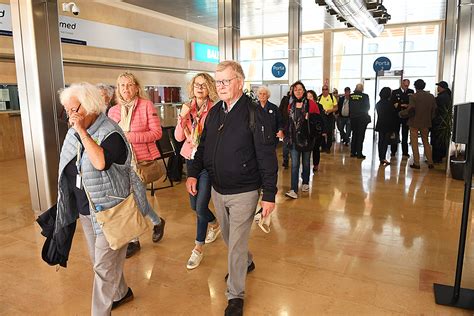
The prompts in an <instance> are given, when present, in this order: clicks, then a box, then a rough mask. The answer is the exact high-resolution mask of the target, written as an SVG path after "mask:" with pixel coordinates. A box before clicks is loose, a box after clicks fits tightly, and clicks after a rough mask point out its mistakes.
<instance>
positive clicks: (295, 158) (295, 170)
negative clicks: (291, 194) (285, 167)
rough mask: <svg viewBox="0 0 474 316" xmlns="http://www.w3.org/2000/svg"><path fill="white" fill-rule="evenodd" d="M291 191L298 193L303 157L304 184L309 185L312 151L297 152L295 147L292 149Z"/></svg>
mask: <svg viewBox="0 0 474 316" xmlns="http://www.w3.org/2000/svg"><path fill="white" fill-rule="evenodd" d="M290 153H291V190H293V191H295V192H296V193H298V182H299V179H300V177H299V173H300V157H301V156H302V157H303V173H302V174H301V177H302V178H303V184H309V168H310V162H309V161H310V157H311V151H303V152H301V151H297V150H296V149H295V147H294V146H292V147H291V150H290Z"/></svg>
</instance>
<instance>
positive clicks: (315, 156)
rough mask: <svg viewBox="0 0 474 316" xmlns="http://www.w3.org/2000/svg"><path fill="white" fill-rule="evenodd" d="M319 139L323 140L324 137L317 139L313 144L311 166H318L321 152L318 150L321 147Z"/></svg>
mask: <svg viewBox="0 0 474 316" xmlns="http://www.w3.org/2000/svg"><path fill="white" fill-rule="evenodd" d="M321 139H324V137H322V136H321V137H317V138H316V141H315V142H314V148H313V166H315V167H316V166H318V165H319V161H320V160H321V151H320V150H319V149H320V147H321Z"/></svg>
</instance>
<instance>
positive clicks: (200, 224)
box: [174, 73, 220, 270]
mask: <svg viewBox="0 0 474 316" xmlns="http://www.w3.org/2000/svg"><path fill="white" fill-rule="evenodd" d="M188 94H189V98H190V99H191V101H189V102H188V103H185V104H183V106H182V107H181V112H180V113H179V116H178V124H177V125H176V129H175V131H174V137H175V138H176V140H177V141H178V142H182V141H184V144H183V147H182V148H181V156H183V157H184V158H185V159H186V166H187V168H188V169H189V168H190V166H191V165H192V163H193V160H194V155H195V154H196V150H197V148H198V146H199V142H200V140H201V135H202V131H203V129H204V122H205V121H206V117H207V115H208V113H209V111H210V110H211V108H212V106H213V104H214V102H215V101H216V100H217V98H218V96H217V91H216V83H215V81H214V79H213V78H212V77H211V76H210V75H209V74H207V73H198V74H197V75H195V76H194V77H193V79H191V82H190V85H189V88H188ZM189 199H190V202H191V209H192V210H193V211H195V212H196V240H195V246H194V249H193V250H192V252H191V257H190V258H189V260H188V262H187V264H186V268H188V269H189V270H191V269H195V268H197V267H198V266H199V265H200V263H201V261H202V258H203V256H204V253H203V246H204V244H209V243H212V242H214V241H215V240H216V238H217V236H218V235H219V234H220V228H219V223H218V222H217V219H216V217H215V216H214V214H213V213H212V211H211V210H210V209H209V201H210V200H211V179H210V178H209V173H208V172H207V170H206V169H202V170H201V172H200V173H199V174H198V176H197V194H196V195H192V194H190V195H189ZM208 228H209V229H208ZM206 233H207V235H206Z"/></svg>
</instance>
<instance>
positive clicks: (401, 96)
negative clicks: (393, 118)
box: [390, 79, 415, 157]
mask: <svg viewBox="0 0 474 316" xmlns="http://www.w3.org/2000/svg"><path fill="white" fill-rule="evenodd" d="M409 86H410V80H408V79H403V80H402V84H401V85H400V88H399V89H396V90H393V92H392V103H393V105H394V106H395V108H396V109H397V111H398V112H400V111H402V110H404V109H406V108H407V107H408V104H409V102H410V96H411V95H413V93H415V91H413V90H412V89H410V88H408V87H409ZM407 122H408V119H407V118H398V119H397V123H398V133H399V134H400V125H401V126H402V155H403V157H410V154H409V153H408V130H409V127H408V125H407ZM397 148H398V144H394V145H392V146H391V148H390V153H391V155H392V156H395V154H396V153H397Z"/></svg>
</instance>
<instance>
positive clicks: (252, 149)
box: [186, 61, 278, 315]
mask: <svg viewBox="0 0 474 316" xmlns="http://www.w3.org/2000/svg"><path fill="white" fill-rule="evenodd" d="M215 78H216V87H217V93H218V95H219V98H220V100H221V101H220V102H218V103H217V104H216V105H214V107H213V108H212V109H211V111H210V112H209V114H208V116H207V119H206V123H205V125H204V130H203V133H202V135H201V141H200V143H199V147H198V149H197V152H196V154H195V156H194V160H193V163H192V165H191V166H190V168H189V169H188V172H189V174H188V179H187V181H186V188H187V190H188V192H189V193H190V194H192V195H196V194H197V193H198V188H197V183H198V176H199V174H200V172H201V171H202V170H203V169H206V170H207V171H208V172H209V175H210V177H211V184H212V191H211V196H212V201H213V203H214V206H215V208H216V215H217V218H218V220H219V223H220V225H221V231H222V237H223V239H224V241H225V243H226V245H227V247H228V271H229V273H228V275H227V276H226V277H225V279H226V281H227V298H228V305H227V308H226V310H225V315H242V314H243V305H244V294H245V279H246V275H247V273H248V272H250V271H252V270H254V269H255V264H254V262H253V257H252V254H251V253H250V252H249V251H248V240H249V235H250V228H251V226H252V222H253V219H254V215H255V210H256V208H257V202H258V199H259V190H260V189H262V191H263V194H262V202H261V206H262V216H263V217H266V216H269V215H270V213H271V212H272V211H273V209H274V207H275V194H276V192H277V188H276V184H277V171H278V162H277V158H276V152H275V143H274V142H275V134H274V133H273V131H272V130H271V124H272V123H271V118H270V117H269V116H268V115H267V114H266V113H265V112H264V111H263V109H262V107H260V106H258V105H257V104H255V103H254V102H253V101H252V100H251V99H250V98H249V97H247V96H246V95H244V94H243V90H242V89H243V85H244V78H245V76H244V72H243V70H242V67H241V66H240V64H239V63H237V62H235V61H223V62H221V63H219V64H218V65H217V69H216V75H215Z"/></svg>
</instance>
